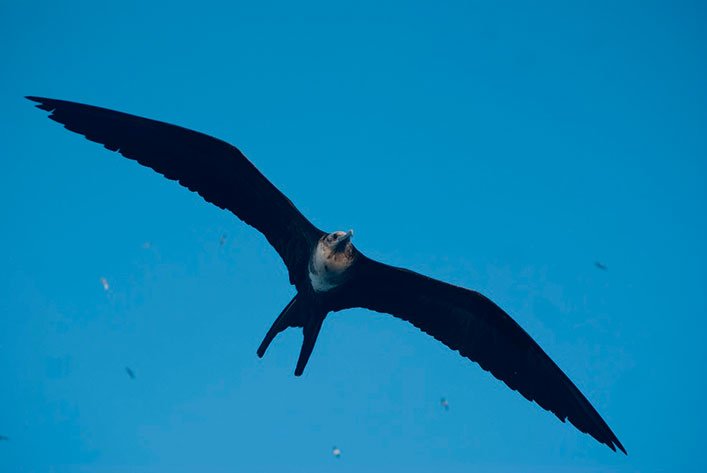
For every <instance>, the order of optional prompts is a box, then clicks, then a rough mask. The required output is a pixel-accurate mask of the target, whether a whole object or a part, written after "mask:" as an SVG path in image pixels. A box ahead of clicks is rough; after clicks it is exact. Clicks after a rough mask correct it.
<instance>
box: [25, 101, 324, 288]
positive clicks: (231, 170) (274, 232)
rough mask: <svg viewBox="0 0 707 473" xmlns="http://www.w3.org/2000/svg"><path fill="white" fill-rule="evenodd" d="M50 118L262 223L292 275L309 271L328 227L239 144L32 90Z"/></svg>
mask: <svg viewBox="0 0 707 473" xmlns="http://www.w3.org/2000/svg"><path fill="white" fill-rule="evenodd" d="M27 98H28V99H30V100H32V101H34V102H39V105H37V107H38V108H40V109H42V110H46V111H48V112H51V115H49V118H51V119H52V120H54V121H57V122H59V123H61V124H63V125H64V127H65V128H66V129H68V130H71V131H73V132H76V133H79V134H81V135H83V136H85V137H86V138H87V139H89V140H91V141H95V142H96V143H100V144H102V145H103V146H105V147H106V148H107V149H109V150H111V151H117V152H119V153H120V154H122V155H123V156H125V157H126V158H130V159H133V160H135V161H137V162H139V163H140V164H142V165H143V166H147V167H150V168H152V169H154V170H155V171H157V172H158V173H160V174H162V175H164V176H165V177H167V178H168V179H172V180H176V181H178V182H179V183H180V184H182V185H183V186H184V187H186V188H188V189H189V190H191V191H194V192H197V193H198V194H199V195H201V196H202V197H203V198H204V200H206V201H208V202H211V203H212V204H215V205H217V206H218V207H220V208H222V209H228V210H230V211H231V212H233V213H234V214H235V215H236V216H237V217H238V218H240V219H241V220H243V221H244V222H245V223H247V224H248V225H251V226H253V227H255V228H256V229H257V230H258V231H260V232H261V233H262V234H263V235H265V238H267V240H268V242H270V244H271V245H272V246H273V247H274V248H275V250H276V251H277V252H278V253H279V255H280V257H281V258H282V259H283V261H284V262H285V265H287V268H288V270H289V274H290V282H291V283H292V284H295V285H297V284H298V283H299V282H300V281H302V280H303V278H305V277H306V267H307V261H308V258H309V255H310V251H311V248H312V246H313V245H314V244H315V242H316V241H317V240H318V239H319V238H320V237H321V235H322V234H323V232H322V231H321V230H319V229H317V228H316V227H315V226H314V225H313V224H312V223H311V222H310V221H309V220H307V219H306V218H305V217H304V216H303V215H302V214H301V213H300V212H299V210H297V208H296V207H295V206H294V204H293V203H292V202H291V201H290V200H289V199H288V198H287V197H285V195H284V194H282V192H280V191H279V190H278V189H277V188H276V187H275V186H274V185H273V184H272V183H270V181H268V180H267V179H266V178H265V176H263V175H262V174H261V173H260V171H258V170H257V169H256V167H255V166H254V165H253V164H252V163H251V162H250V161H248V159H247V158H246V157H245V156H244V155H243V153H241V152H240V151H239V150H238V149H237V148H236V147H235V146H232V145H230V144H228V143H226V142H225V141H221V140H219V139H216V138H213V137H211V136H208V135H205V134H203V133H198V132H196V131H192V130H188V129H186V128H182V127H179V126H176V125H170V124H168V123H164V122H159V121H156V120H149V119H147V118H141V117H137V116H135V115H128V114H126V113H122V112H116V111H113V110H108V109H105V108H100V107H94V106H91V105H84V104H80V103H75V102H68V101H65V100H55V99H48V98H42V97H27Z"/></svg>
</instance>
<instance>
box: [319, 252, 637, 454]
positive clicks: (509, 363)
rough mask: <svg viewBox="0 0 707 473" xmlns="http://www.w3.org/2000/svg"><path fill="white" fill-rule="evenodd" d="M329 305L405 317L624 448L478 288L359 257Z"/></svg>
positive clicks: (576, 391) (534, 398)
mask: <svg viewBox="0 0 707 473" xmlns="http://www.w3.org/2000/svg"><path fill="white" fill-rule="evenodd" d="M354 269H355V273H354V275H352V279H351V280H350V281H349V282H348V283H347V285H346V286H344V287H342V288H341V289H340V294H337V296H336V297H332V306H333V308H332V310H342V309H346V308H353V307H363V308H366V309H371V310H374V311H377V312H385V313H388V314H392V315H394V316H396V317H399V318H401V319H403V320H406V321H408V322H410V323H412V324H413V325H415V326H416V327H417V328H419V329H420V330H422V331H424V332H426V333H428V334H429V335H432V336H433V337H434V338H436V339H437V340H439V341H440V342H442V343H444V344H445V345H447V346H448V347H449V348H451V349H453V350H458V351H459V353H461V354H462V355H463V356H465V357H467V358H469V359H470V360H472V361H475V362H477V363H478V364H479V365H480V366H481V367H482V368H483V369H485V370H487V371H490V372H491V374H493V375H494V376H495V377H496V378H498V379H500V380H501V381H503V382H504V383H506V384H507V385H508V386H509V387H510V388H511V389H514V390H516V391H518V392H520V393H521V394H522V395H523V396H524V397H525V398H527V399H529V400H531V401H535V402H537V403H538V404H539V405H540V406H541V407H543V408H544V409H546V410H548V411H551V412H552V413H554V414H555V415H556V416H557V417H558V418H559V419H560V420H561V421H562V422H564V421H565V419H569V421H570V422H572V424H574V425H575V427H577V428H578V429H579V430H581V431H582V432H585V433H588V434H589V435H591V436H592V437H594V438H595V439H597V440H598V441H599V442H601V443H604V444H606V445H608V446H609V447H610V448H611V449H612V450H614V451H615V450H616V447H618V448H619V449H621V451H622V452H624V453H626V450H625V449H624V447H623V446H622V445H621V442H619V439H617V438H616V435H614V433H613V432H612V431H611V429H610V428H609V426H608V425H607V424H606V422H604V420H603V419H602V418H601V416H600V415H599V413H598V412H597V411H596V410H595V409H594V407H592V405H591V404H590V403H589V401H588V400H587V398H585V397H584V395H582V393H581V392H580V391H579V389H577V387H576V386H575V385H574V384H573V383H572V381H570V379H569V378H568V377H567V375H565V373H563V372H562V370H561V369H560V368H559V367H558V366H557V365H556V364H555V363H554V362H553V361H552V360H551V359H550V357H549V356H548V355H547V354H546V353H545V352H544V351H543V350H542V348H540V346H538V344H537V343H535V341H534V340H533V339H532V338H531V337H530V335H528V334H527V333H526V332H525V330H523V329H522V328H521V327H520V325H518V324H517V323H516V322H515V321H514V320H513V319H512V318H511V317H510V316H509V315H508V314H506V313H505V312H504V311H503V309H501V308H500V307H498V306H497V305H496V304H494V303H493V302H491V301H490V300H489V299H487V298H486V297H484V296H483V295H481V294H479V293H478V292H474V291H470V290H468V289H464V288H461V287H458V286H453V285H451V284H447V283H444V282H442V281H438V280H436V279H432V278H429V277H426V276H423V275H421V274H418V273H415V272H412V271H408V270H405V269H400V268H395V267H392V266H388V265H385V264H382V263H379V262H377V261H374V260H371V259H369V258H366V257H365V256H363V255H359V260H358V261H357V262H356V263H355V266H354V267H352V270H354Z"/></svg>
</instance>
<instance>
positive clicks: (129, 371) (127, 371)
mask: <svg viewBox="0 0 707 473" xmlns="http://www.w3.org/2000/svg"><path fill="white" fill-rule="evenodd" d="M125 372H126V373H127V375H128V376H129V377H130V379H135V372H134V371H133V370H132V369H130V367H129V366H126V367H125Z"/></svg>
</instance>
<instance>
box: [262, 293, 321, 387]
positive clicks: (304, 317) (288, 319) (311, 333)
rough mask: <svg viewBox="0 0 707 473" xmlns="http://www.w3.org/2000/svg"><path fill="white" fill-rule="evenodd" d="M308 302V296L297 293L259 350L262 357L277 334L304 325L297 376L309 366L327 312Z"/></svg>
mask: <svg viewBox="0 0 707 473" xmlns="http://www.w3.org/2000/svg"><path fill="white" fill-rule="evenodd" d="M308 302H309V301H307V300H306V298H302V297H301V296H300V295H299V294H296V295H295V297H293V298H292V300H291V301H290V303H289V304H287V305H286V306H285V308H284V309H283V310H282V312H280V315H279V316H278V317H277V319H275V322H273V324H272V327H270V330H268V333H266V334H265V338H263V341H262V343H261V344H260V347H258V351H257V353H258V357H260V358H262V357H263V355H265V352H266V351H267V349H268V347H269V346H270V343H271V342H272V341H273V340H274V339H275V337H276V336H277V334H279V333H280V332H283V331H285V329H287V328H288V327H302V333H303V334H304V340H302V348H301V349H300V353H299V358H298V360H297V367H296V368H295V376H301V375H302V373H303V372H304V367H305V366H307V361H309V357H310V355H311V354H312V350H314V344H315V343H316V341H317V336H318V335H319V330H320V329H321V328H322V322H324V318H325V317H326V313H324V314H322V312H321V310H317V307H316V306H315V305H314V304H312V303H308Z"/></svg>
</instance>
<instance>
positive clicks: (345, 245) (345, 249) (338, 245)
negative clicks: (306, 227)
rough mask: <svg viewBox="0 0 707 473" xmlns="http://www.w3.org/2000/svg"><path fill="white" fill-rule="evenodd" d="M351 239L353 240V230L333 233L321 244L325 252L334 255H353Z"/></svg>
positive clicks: (326, 236)
mask: <svg viewBox="0 0 707 473" xmlns="http://www.w3.org/2000/svg"><path fill="white" fill-rule="evenodd" d="M351 238H353V230H349V231H348V232H342V231H338V232H332V233H329V234H328V235H325V236H323V237H322V239H321V244H322V246H323V249H324V250H325V252H327V253H330V254H332V255H334V254H337V253H344V254H351V253H352V251H353V244H352V243H351ZM327 250H328V251H327Z"/></svg>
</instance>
